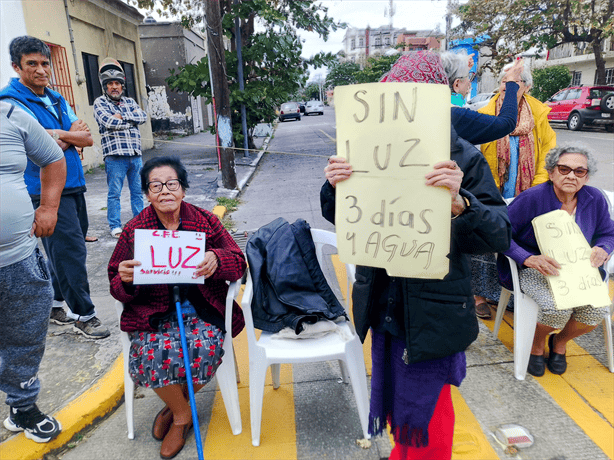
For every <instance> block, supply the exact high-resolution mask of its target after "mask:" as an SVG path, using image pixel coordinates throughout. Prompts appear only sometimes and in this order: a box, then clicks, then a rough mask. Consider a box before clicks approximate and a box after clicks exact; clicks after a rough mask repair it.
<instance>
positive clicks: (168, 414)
mask: <svg viewBox="0 0 614 460" xmlns="http://www.w3.org/2000/svg"><path fill="white" fill-rule="evenodd" d="M171 423H173V412H172V411H171V410H170V409H169V408H168V406H164V409H162V410H161V411H160V412H158V415H156V418H155V419H154V423H153V427H152V428H151V435H152V436H153V438H154V439H156V440H158V441H162V440H163V439H164V436H166V433H168V430H169V429H170V428H171Z"/></svg>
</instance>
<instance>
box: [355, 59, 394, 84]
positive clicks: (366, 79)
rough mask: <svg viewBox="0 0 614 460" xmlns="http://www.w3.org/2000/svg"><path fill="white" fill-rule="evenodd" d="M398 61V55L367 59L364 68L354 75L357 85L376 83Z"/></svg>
mask: <svg viewBox="0 0 614 460" xmlns="http://www.w3.org/2000/svg"><path fill="white" fill-rule="evenodd" d="M397 59H399V55H398V54H395V55H392V56H378V57H370V58H369V59H367V64H366V65H365V68H364V69H363V70H361V71H360V72H358V75H356V82H357V83H376V82H378V81H380V79H381V78H382V77H383V76H384V74H385V73H387V72H389V71H390V69H391V68H392V66H393V65H394V63H395V62H397Z"/></svg>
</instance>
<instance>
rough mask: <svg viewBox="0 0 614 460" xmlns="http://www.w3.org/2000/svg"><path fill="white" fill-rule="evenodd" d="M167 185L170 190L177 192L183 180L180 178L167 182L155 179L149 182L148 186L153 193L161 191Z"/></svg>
mask: <svg viewBox="0 0 614 460" xmlns="http://www.w3.org/2000/svg"><path fill="white" fill-rule="evenodd" d="M165 185H166V188H167V189H168V191H169V192H175V191H177V190H179V187H181V182H180V181H179V179H171V180H167V181H166V182H160V181H153V182H148V183H147V188H148V189H149V191H150V192H151V193H160V192H161V191H162V187H164V186H165Z"/></svg>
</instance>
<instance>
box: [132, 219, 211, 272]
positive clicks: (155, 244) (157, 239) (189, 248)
mask: <svg viewBox="0 0 614 460" xmlns="http://www.w3.org/2000/svg"><path fill="white" fill-rule="evenodd" d="M204 258H205V234H204V233H199V232H184V231H177V230H174V231H173V230H143V229H138V230H135V231H134V259H135V260H138V261H139V262H141V265H139V266H138V267H134V284H182V283H190V284H204V282H205V277H204V276H201V277H199V278H194V272H195V271H196V266H197V265H198V264H199V263H201V262H202V261H203V260H204Z"/></svg>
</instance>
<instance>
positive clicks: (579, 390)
mask: <svg viewBox="0 0 614 460" xmlns="http://www.w3.org/2000/svg"><path fill="white" fill-rule="evenodd" d="M508 321H509V322H512V321H513V315H511V314H509V312H506V313H505V321H503V322H502V323H501V328H500V330H499V339H500V340H501V342H502V343H503V344H504V345H505V346H506V347H507V348H508V350H510V351H512V350H513V349H514V332H513V329H512V326H511V325H510V324H509V323H508ZM484 323H485V324H487V325H488V326H489V328H491V330H492V324H488V323H494V322H493V321H484ZM598 327H601V326H598ZM546 348H547V347H546ZM535 381H536V382H537V383H539V384H540V385H541V386H542V387H543V388H544V390H546V391H547V392H548V394H549V395H550V396H551V397H552V399H554V401H555V403H556V404H557V405H558V406H559V407H561V409H563V410H564V411H565V412H566V413H567V415H569V417H570V418H571V419H572V420H573V421H574V422H575V423H576V424H577V425H578V426H579V427H580V428H582V430H583V431H584V432H585V433H586V435H587V436H588V437H589V438H591V439H592V440H593V442H594V443H595V444H596V445H597V446H599V448H600V449H601V450H603V452H604V453H605V454H606V455H607V456H608V458H614V427H613V426H612V425H613V424H614V391H613V390H614V374H612V373H610V372H609V370H608V369H607V368H606V367H604V366H603V365H602V364H601V363H600V362H599V361H597V360H596V359H595V358H593V357H592V356H591V355H590V354H589V353H588V352H587V351H586V350H584V349H583V348H582V347H580V346H579V345H578V344H576V343H575V342H573V341H571V342H569V343H568V344H567V371H566V372H565V374H563V375H560V376H559V375H553V374H551V373H550V372H549V371H547V370H546V374H545V375H544V376H543V377H537V378H535Z"/></svg>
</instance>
